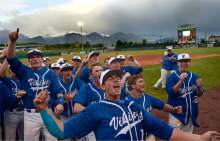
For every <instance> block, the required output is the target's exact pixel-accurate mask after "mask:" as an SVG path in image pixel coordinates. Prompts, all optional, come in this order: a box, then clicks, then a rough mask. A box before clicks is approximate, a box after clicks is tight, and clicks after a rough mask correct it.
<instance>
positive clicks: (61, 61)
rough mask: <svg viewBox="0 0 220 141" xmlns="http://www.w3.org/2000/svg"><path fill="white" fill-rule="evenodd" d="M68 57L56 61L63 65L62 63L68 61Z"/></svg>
mask: <svg viewBox="0 0 220 141" xmlns="http://www.w3.org/2000/svg"><path fill="white" fill-rule="evenodd" d="M66 61H67V60H66V59H64V58H62V57H61V58H59V59H57V62H56V63H58V64H60V65H62V64H64V63H66Z"/></svg>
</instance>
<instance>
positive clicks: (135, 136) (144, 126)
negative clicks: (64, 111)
mask: <svg viewBox="0 0 220 141" xmlns="http://www.w3.org/2000/svg"><path fill="white" fill-rule="evenodd" d="M121 77H122V74H121V71H119V70H106V71H104V72H103V73H102V75H101V78H100V82H101V85H102V88H103V89H104V91H105V93H106V100H103V101H101V102H99V103H95V104H91V105H90V106H88V107H87V108H86V109H84V110H83V111H82V112H80V113H79V114H78V115H76V116H74V117H72V118H71V119H70V120H68V121H66V122H62V121H61V120H59V119H57V118H56V117H55V116H53V113H52V112H51V110H50V109H49V108H47V107H48V101H49V96H48V94H47V92H46V91H42V92H41V93H40V94H39V95H38V96H37V97H36V98H35V100H34V101H35V104H36V107H37V108H38V109H39V110H40V114H41V116H42V119H43V121H44V123H45V125H46V127H47V129H48V130H49V131H50V132H51V133H52V134H53V135H55V136H57V137H60V138H68V137H82V136H85V135H86V134H88V133H89V132H91V131H94V132H95V135H96V139H97V140H143V139H144V133H145V132H149V133H151V134H154V135H156V136H158V137H160V138H162V139H166V140H190V141H193V140H194V141H196V140H197V141H199V140H203V141H211V140H212V139H216V138H220V133H218V132H215V131H209V132H206V133H205V134H202V135H197V134H190V133H186V132H183V131H181V130H178V129H174V128H172V127H171V126H169V125H167V124H166V123H165V122H163V121H161V120H159V119H157V118H155V117H153V116H152V115H150V114H148V113H147V112H146V111H145V110H144V109H143V108H141V107H140V106H139V105H137V104H135V103H134V102H129V101H127V100H125V101H120V100H119V98H120V93H121Z"/></svg>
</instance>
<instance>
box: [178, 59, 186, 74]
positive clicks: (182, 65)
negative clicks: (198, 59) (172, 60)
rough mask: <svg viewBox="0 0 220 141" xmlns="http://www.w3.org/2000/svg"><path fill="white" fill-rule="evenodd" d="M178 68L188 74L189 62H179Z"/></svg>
mask: <svg viewBox="0 0 220 141" xmlns="http://www.w3.org/2000/svg"><path fill="white" fill-rule="evenodd" d="M178 67H179V70H180V72H186V71H187V70H188V67H189V61H179V62H178Z"/></svg>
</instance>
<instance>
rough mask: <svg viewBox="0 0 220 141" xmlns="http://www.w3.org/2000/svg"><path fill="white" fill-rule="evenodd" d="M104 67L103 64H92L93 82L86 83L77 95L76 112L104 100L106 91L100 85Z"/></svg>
mask: <svg viewBox="0 0 220 141" xmlns="http://www.w3.org/2000/svg"><path fill="white" fill-rule="evenodd" d="M102 71H103V68H102V66H101V64H98V63H96V64H93V65H92V66H91V82H89V83H88V84H86V85H84V86H83V87H82V88H81V90H80V91H79V93H78V94H77V95H76V97H75V100H74V101H75V102H76V104H75V107H74V112H75V113H79V112H81V111H82V110H84V109H85V107H87V106H89V105H90V104H93V103H97V102H100V101H102V100H103V99H104V98H105V93H104V91H103V89H102V88H101V85H100V81H99V80H100V76H101V72H102Z"/></svg>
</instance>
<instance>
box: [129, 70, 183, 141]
mask: <svg viewBox="0 0 220 141" xmlns="http://www.w3.org/2000/svg"><path fill="white" fill-rule="evenodd" d="M128 85H129V87H130V90H131V93H130V95H128V96H127V97H126V99H128V100H129V101H134V102H136V103H137V104H139V105H140V106H141V107H142V108H143V109H145V111H147V112H149V113H151V110H152V108H156V109H159V110H163V111H166V112H173V113H177V114H179V113H181V112H182V107H181V106H176V107H173V106H171V105H169V104H165V103H164V102H163V101H161V100H160V99H157V98H155V97H153V96H150V95H148V94H147V93H146V92H144V86H145V81H144V78H143V76H142V75H140V74H139V75H132V76H130V77H129V78H128ZM147 140H148V141H149V140H151V141H155V137H154V136H153V135H149V134H148V136H147Z"/></svg>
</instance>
